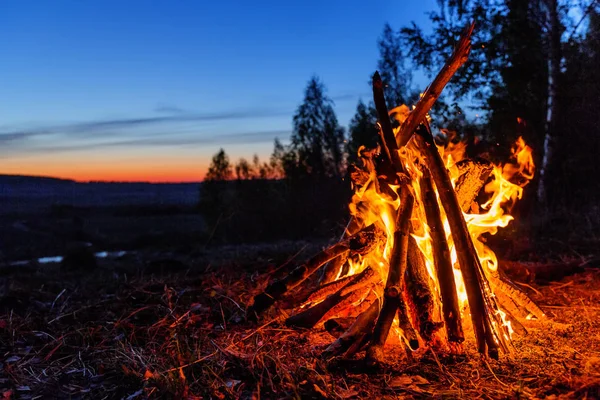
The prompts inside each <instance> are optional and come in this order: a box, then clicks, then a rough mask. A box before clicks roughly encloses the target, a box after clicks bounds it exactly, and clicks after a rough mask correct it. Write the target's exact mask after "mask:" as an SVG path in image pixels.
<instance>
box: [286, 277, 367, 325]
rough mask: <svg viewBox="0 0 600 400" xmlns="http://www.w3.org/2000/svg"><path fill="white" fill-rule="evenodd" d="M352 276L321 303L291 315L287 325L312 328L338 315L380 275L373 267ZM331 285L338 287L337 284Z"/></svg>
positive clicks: (356, 299)
mask: <svg viewBox="0 0 600 400" xmlns="http://www.w3.org/2000/svg"><path fill="white" fill-rule="evenodd" d="M350 278H351V279H348V280H344V282H346V284H345V285H343V286H342V287H340V288H339V289H338V290H336V291H335V292H334V293H333V294H330V295H328V296H327V297H326V298H325V299H324V300H323V301H321V302H320V303H318V304H316V305H314V306H312V307H310V308H308V309H306V310H304V311H302V312H301V313H298V314H296V315H293V316H291V317H289V318H288V319H287V320H286V321H285V323H286V325H288V326H295V327H298V328H312V327H313V326H315V325H316V324H317V323H318V322H319V321H321V320H322V319H328V316H335V315H338V313H339V312H340V310H343V309H345V308H348V307H347V305H348V303H350V304H351V303H354V302H356V301H358V300H360V299H361V297H362V296H363V294H362V293H361V292H360V291H359V289H361V288H364V287H365V286H368V285H372V284H373V283H374V281H375V280H376V279H378V278H379V277H378V276H377V274H375V271H373V269H371V268H366V269H365V270H364V271H363V272H361V273H360V274H358V275H355V276H352V277H350ZM334 283H335V282H334ZM330 286H333V287H337V285H330ZM309 299H310V298H309ZM319 300H320V299H319Z"/></svg>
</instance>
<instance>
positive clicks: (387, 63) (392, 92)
mask: <svg viewBox="0 0 600 400" xmlns="http://www.w3.org/2000/svg"><path fill="white" fill-rule="evenodd" d="M377 48H378V49H379V60H378V61H377V69H378V71H379V75H381V80H382V81H383V83H384V84H385V86H386V89H385V97H386V101H387V105H388V108H389V109H390V110H391V109H392V108H394V107H397V106H400V105H402V104H409V103H410V102H411V100H415V96H414V95H413V94H412V93H411V82H412V74H411V72H410V70H407V69H406V67H405V64H404V54H403V52H402V42H401V38H400V35H399V34H398V33H397V32H394V30H393V29H392V27H391V26H390V25H389V24H385V26H384V27H383V33H382V34H381V37H380V38H379V40H378V41H377Z"/></svg>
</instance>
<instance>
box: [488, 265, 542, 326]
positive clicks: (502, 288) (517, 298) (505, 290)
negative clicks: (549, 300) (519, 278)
mask: <svg viewBox="0 0 600 400" xmlns="http://www.w3.org/2000/svg"><path fill="white" fill-rule="evenodd" d="M490 280H491V285H492V287H493V288H494V291H495V292H500V293H502V294H504V295H505V296H506V297H508V298H510V299H512V301H514V302H515V303H516V304H517V305H519V306H521V307H523V308H525V309H526V310H527V311H528V312H530V313H531V314H532V315H533V316H534V317H536V318H537V319H544V318H546V313H544V311H542V309H541V308H540V307H539V306H538V305H537V304H535V302H534V301H533V300H531V299H530V298H529V296H527V295H526V294H525V293H523V292H522V291H521V290H520V289H519V288H517V287H515V286H514V284H513V283H512V282H510V281H508V279H507V278H501V277H500V276H493V277H491V279H490Z"/></svg>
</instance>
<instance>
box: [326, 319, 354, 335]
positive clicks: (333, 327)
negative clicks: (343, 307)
mask: <svg viewBox="0 0 600 400" xmlns="http://www.w3.org/2000/svg"><path fill="white" fill-rule="evenodd" d="M354 321H356V318H353V317H343V318H331V319H328V320H327V321H325V323H324V324H323V328H325V330H326V331H327V333H329V334H330V335H331V336H333V337H334V338H336V339H337V338H339V337H340V336H342V334H343V333H344V332H346V331H347V330H348V328H350V327H351V326H352V324H353V323H354Z"/></svg>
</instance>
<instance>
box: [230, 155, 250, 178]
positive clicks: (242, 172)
mask: <svg viewBox="0 0 600 400" xmlns="http://www.w3.org/2000/svg"><path fill="white" fill-rule="evenodd" d="M235 175H236V177H237V179H238V180H247V179H252V178H253V177H254V171H253V170H252V167H251V166H250V163H248V161H247V160H246V159H245V158H240V160H239V161H238V163H237V164H236V165H235Z"/></svg>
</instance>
